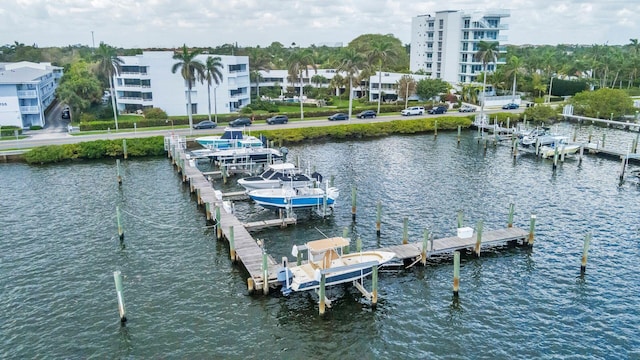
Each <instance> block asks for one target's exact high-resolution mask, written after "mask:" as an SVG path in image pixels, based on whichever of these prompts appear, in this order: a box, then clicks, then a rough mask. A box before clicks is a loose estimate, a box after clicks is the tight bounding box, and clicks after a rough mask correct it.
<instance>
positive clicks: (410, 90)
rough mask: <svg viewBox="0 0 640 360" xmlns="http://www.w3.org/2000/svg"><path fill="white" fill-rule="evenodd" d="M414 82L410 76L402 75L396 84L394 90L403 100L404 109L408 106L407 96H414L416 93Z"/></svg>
mask: <svg viewBox="0 0 640 360" xmlns="http://www.w3.org/2000/svg"><path fill="white" fill-rule="evenodd" d="M416 86H417V83H416V80H415V79H414V78H413V77H412V76H410V75H402V77H401V78H400V80H398V82H397V83H396V90H397V92H398V97H401V98H403V99H404V107H405V108H406V107H407V105H408V104H409V96H411V95H412V94H415V92H416Z"/></svg>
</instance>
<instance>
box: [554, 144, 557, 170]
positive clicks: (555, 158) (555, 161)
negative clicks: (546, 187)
mask: <svg viewBox="0 0 640 360" xmlns="http://www.w3.org/2000/svg"><path fill="white" fill-rule="evenodd" d="M557 168H558V146H557V145H556V146H554V148H553V171H556V169H557Z"/></svg>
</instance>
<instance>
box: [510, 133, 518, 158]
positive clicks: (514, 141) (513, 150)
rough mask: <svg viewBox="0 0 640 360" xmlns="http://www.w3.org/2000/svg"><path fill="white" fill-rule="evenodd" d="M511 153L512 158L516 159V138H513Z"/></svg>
mask: <svg viewBox="0 0 640 360" xmlns="http://www.w3.org/2000/svg"><path fill="white" fill-rule="evenodd" d="M511 151H512V153H513V158H514V159H515V158H517V157H518V138H515V137H514V138H513V140H512V144H511Z"/></svg>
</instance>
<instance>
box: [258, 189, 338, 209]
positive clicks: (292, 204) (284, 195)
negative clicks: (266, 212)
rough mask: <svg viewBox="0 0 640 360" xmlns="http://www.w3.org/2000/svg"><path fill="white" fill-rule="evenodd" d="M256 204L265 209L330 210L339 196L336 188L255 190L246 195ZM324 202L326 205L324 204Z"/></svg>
mask: <svg viewBox="0 0 640 360" xmlns="http://www.w3.org/2000/svg"><path fill="white" fill-rule="evenodd" d="M247 195H249V197H250V198H251V199H252V200H253V201H255V202H256V204H258V205H260V206H262V207H264V208H266V209H276V210H277V209H304V208H314V207H322V206H324V205H325V204H326V206H327V207H329V208H332V207H333V205H334V204H335V201H336V199H337V198H338V196H340V191H339V190H338V188H335V187H329V188H327V189H326V190H323V189H321V188H314V187H298V188H293V187H291V186H283V187H279V188H270V189H256V190H251V191H249V192H248V193H247ZM325 201H326V203H325Z"/></svg>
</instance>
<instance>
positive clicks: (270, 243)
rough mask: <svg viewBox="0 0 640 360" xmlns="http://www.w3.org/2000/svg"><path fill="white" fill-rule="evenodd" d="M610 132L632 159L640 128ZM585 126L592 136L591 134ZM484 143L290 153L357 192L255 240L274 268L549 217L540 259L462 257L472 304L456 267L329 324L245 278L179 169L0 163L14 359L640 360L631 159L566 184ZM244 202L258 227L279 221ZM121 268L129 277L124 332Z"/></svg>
mask: <svg viewBox="0 0 640 360" xmlns="http://www.w3.org/2000/svg"><path fill="white" fill-rule="evenodd" d="M565 130H566V131H571V130H570V129H565ZM596 130H597V131H598V132H596V131H594V134H596V133H597V134H600V132H604V131H606V132H607V135H606V136H607V137H606V139H607V142H610V143H611V144H618V145H616V146H619V147H620V149H622V150H623V149H625V146H627V145H625V144H630V143H631V140H632V139H633V137H634V135H633V134H630V133H625V132H622V131H615V130H611V129H609V130H603V129H596ZM578 134H579V135H578V136H579V137H583V138H585V139H586V137H587V135H588V128H587V127H583V128H581V129H580V130H579V132H578ZM473 135H474V134H473V133H472V132H469V133H467V134H465V137H464V138H463V140H462V143H461V144H460V145H459V146H458V145H457V144H456V135H455V134H454V133H451V134H447V133H440V134H439V136H438V138H437V140H434V138H433V136H432V135H421V136H393V137H387V138H383V139H377V140H371V141H356V142H349V141H347V142H340V143H325V144H309V145H303V146H295V147H290V150H291V153H290V154H291V155H290V156H291V157H293V158H295V157H296V156H299V157H300V159H301V160H302V161H303V162H304V163H310V164H312V165H313V166H315V168H316V170H318V171H319V172H321V173H322V174H323V175H325V178H327V179H328V178H329V177H330V176H331V175H334V176H335V185H336V186H337V187H339V188H340V190H341V198H340V203H339V204H338V206H337V207H336V209H335V213H334V216H333V217H332V218H330V219H327V220H320V219H315V218H309V215H308V214H305V213H302V214H299V219H300V222H299V224H298V225H296V226H293V227H289V228H287V229H284V230H281V229H273V230H267V231H263V232H260V233H257V234H256V237H259V238H261V239H264V242H265V246H266V249H267V251H268V252H269V253H270V254H272V255H273V257H274V258H276V259H280V258H281V257H282V256H287V255H289V252H290V248H291V246H292V245H293V244H300V243H303V242H304V241H306V240H312V239H318V238H321V237H322V235H321V234H320V232H319V231H322V232H323V233H325V234H327V235H328V236H338V235H341V234H342V231H343V228H345V227H346V228H347V229H348V230H349V232H350V236H352V237H356V236H359V237H361V239H362V241H363V244H364V247H365V248H375V247H381V246H388V245H394V244H398V243H401V241H402V240H401V239H402V220H403V218H404V217H408V219H409V236H410V239H411V241H419V240H420V239H421V238H422V232H423V230H424V229H425V228H427V227H428V228H430V229H432V231H434V233H435V236H436V238H439V237H446V236H451V235H453V234H454V232H455V226H456V213H457V211H458V210H459V209H462V210H464V218H465V225H468V226H474V225H475V224H476V222H477V221H478V220H483V221H484V229H485V230H491V229H497V228H501V227H504V226H505V224H506V221H507V213H508V205H509V203H510V202H514V203H515V204H516V214H515V223H516V226H519V227H522V228H525V229H526V228H528V226H529V216H530V215H531V214H536V215H537V222H536V240H535V245H534V248H533V249H532V250H528V249H523V248H503V249H492V250H488V251H486V252H484V253H483V254H482V256H481V258H479V259H475V258H473V257H471V256H463V259H462V266H461V287H460V297H459V299H458V300H455V299H453V298H452V294H451V287H452V272H453V269H452V266H451V259H450V258H443V259H439V260H434V261H433V262H431V263H430V264H428V266H427V267H422V266H415V267H413V268H411V269H409V270H406V271H393V272H384V273H383V274H381V276H380V282H379V286H380V298H379V304H378V307H377V309H375V310H372V309H371V307H370V306H369V305H368V303H367V302H366V301H364V300H362V299H361V297H360V296H359V295H360V294H359V293H358V292H357V291H356V290H354V289H353V288H351V287H338V288H333V289H331V290H330V291H329V296H330V297H331V298H332V299H334V301H335V302H334V307H333V308H332V309H329V310H328V311H327V314H326V316H325V317H319V316H318V315H317V311H318V310H317V304H316V302H315V301H316V300H315V297H314V296H312V295H311V294H293V295H291V296H290V297H288V298H284V297H282V296H277V295H276V296H269V297H264V296H261V295H256V296H249V295H247V292H246V285H245V284H246V280H245V279H246V277H247V275H246V273H244V271H243V270H241V269H240V268H238V267H237V266H232V265H231V263H230V261H229V259H228V248H227V247H226V245H225V244H223V243H218V242H216V241H215V238H214V234H213V231H212V229H209V228H207V227H206V224H205V221H204V214H203V212H202V211H201V210H200V209H197V207H196V203H195V201H193V200H192V199H191V195H190V194H189V191H188V189H187V188H185V187H184V186H183V185H182V184H181V182H180V180H179V179H178V176H177V175H176V174H175V173H174V171H173V170H172V168H171V166H170V163H169V161H168V160H167V159H165V158H159V159H154V160H147V161H126V162H124V163H123V164H124V183H123V185H122V186H121V187H118V185H117V182H116V174H115V165H114V163H113V162H111V161H109V162H89V163H79V164H78V163H74V164H71V165H52V166H27V165H20V164H8V165H6V164H5V165H0V184H2V185H1V186H0V198H1V199H2V206H0V219H2V236H1V237H0V289H2V296H1V297H0V335H1V336H0V357H2V358H36V357H48V358H121V357H137V358H158V357H160V358H264V357H265V356H266V357H269V358H271V357H273V356H280V357H283V358H302V357H309V358H324V359H336V358H364V359H378V358H395V359H402V358H418V359H423V358H456V359H458V358H468V359H476V358H490V359H511V358H515V357H520V358H558V359H561V358H562V359H564V358H586V359H601V358H607V359H609V358H611V359H615V358H620V359H626V358H640V350H639V349H640V340H639V338H638V334H639V332H638V329H639V328H640V315H638V311H637V310H638V309H640V295H639V294H640V275H639V273H638V270H637V265H636V264H637V263H638V258H639V257H640V222H639V221H638V220H639V219H640V216H639V209H640V207H639V205H638V204H639V200H640V186H638V185H635V184H632V183H629V182H626V183H624V184H622V185H619V183H618V172H619V170H620V163H619V162H618V161H611V160H605V159H600V158H596V157H593V156H588V157H585V158H584V159H583V160H582V162H579V161H578V160H577V159H575V158H574V159H567V161H566V162H565V163H564V164H561V165H560V166H559V169H558V170H557V172H556V173H555V174H554V173H553V172H552V169H551V162H550V161H548V160H541V159H537V158H535V157H533V156H531V155H527V154H522V155H521V156H520V157H519V158H518V159H517V160H516V161H515V162H514V161H513V160H512V158H511V156H510V153H509V149H508V148H507V147H503V146H498V147H497V148H493V147H490V148H489V149H488V150H487V153H486V155H485V154H483V151H482V149H481V148H480V147H479V146H478V144H477V143H476V142H475V141H474V140H473ZM595 136H596V135H594V138H595ZM598 136H601V135H598ZM611 146H614V145H611ZM352 185H355V186H356V187H357V189H358V190H357V191H358V192H357V196H358V197H357V199H358V209H357V210H358V214H357V221H356V222H352V221H351V204H350V196H351V186H352ZM215 186H216V187H222V188H223V189H224V190H236V189H237V188H236V187H235V185H233V184H229V185H222V184H216V185H215ZM377 201H381V202H382V203H383V216H382V235H381V236H380V237H379V238H377V237H376V236H375V205H376V202H377ZM116 206H119V207H120V209H121V211H122V214H123V218H124V228H125V240H124V245H121V244H120V242H119V240H118V237H117V225H116V218H115V208H116ZM235 206H236V211H237V213H238V216H239V217H240V218H241V220H245V221H252V220H256V219H262V218H269V217H272V216H273V213H272V212H270V211H266V210H263V209H261V208H259V207H257V206H255V205H253V204H250V203H246V202H245V203H242V202H239V203H236V205H235ZM588 232H591V233H592V235H593V240H592V245H591V249H590V252H589V263H588V265H587V274H586V276H584V277H580V276H579V275H580V274H579V273H580V257H581V253H582V242H583V239H584V236H585V234H587V233H588ZM114 270H121V271H122V273H123V274H124V276H125V279H124V298H125V302H126V306H127V312H128V316H127V317H128V319H129V321H128V322H127V323H126V326H125V327H121V326H120V324H119V320H118V315H117V302H116V296H115V288H114V285H113V271H114Z"/></svg>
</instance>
